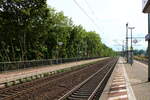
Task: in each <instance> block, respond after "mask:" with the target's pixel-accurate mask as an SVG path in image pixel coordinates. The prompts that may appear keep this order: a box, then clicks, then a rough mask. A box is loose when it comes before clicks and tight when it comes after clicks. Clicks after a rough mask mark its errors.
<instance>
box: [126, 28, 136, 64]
mask: <svg viewBox="0 0 150 100" xmlns="http://www.w3.org/2000/svg"><path fill="white" fill-rule="evenodd" d="M128 28H129V29H130V30H131V50H130V56H131V57H130V60H131V65H132V64H133V46H132V30H133V29H134V28H135V27H128Z"/></svg>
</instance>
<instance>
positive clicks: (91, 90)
mask: <svg viewBox="0 0 150 100" xmlns="http://www.w3.org/2000/svg"><path fill="white" fill-rule="evenodd" d="M116 62H117V60H116V59H115V60H113V61H111V62H109V63H108V64H107V65H105V66H104V67H102V68H101V69H100V70H98V71H97V72H96V73H94V74H93V75H91V76H90V77H89V78H88V79H86V80H85V81H83V82H82V83H81V84H79V85H78V86H76V87H75V88H73V89H72V90H71V91H69V92H68V93H67V94H65V95H64V96H62V97H61V98H60V99H59V100H99V97H100V95H101V93H102V91H103V89H104V87H105V85H106V83H107V81H108V79H109V76H110V75H111V72H112V71H113V69H114V66H115V64H116Z"/></svg>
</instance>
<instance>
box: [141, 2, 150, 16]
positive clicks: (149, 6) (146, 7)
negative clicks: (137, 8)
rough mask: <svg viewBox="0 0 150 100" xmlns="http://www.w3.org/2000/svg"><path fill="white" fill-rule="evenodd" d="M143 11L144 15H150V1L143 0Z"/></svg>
mask: <svg viewBox="0 0 150 100" xmlns="http://www.w3.org/2000/svg"><path fill="white" fill-rule="evenodd" d="M142 9H143V12H144V13H150V0H142Z"/></svg>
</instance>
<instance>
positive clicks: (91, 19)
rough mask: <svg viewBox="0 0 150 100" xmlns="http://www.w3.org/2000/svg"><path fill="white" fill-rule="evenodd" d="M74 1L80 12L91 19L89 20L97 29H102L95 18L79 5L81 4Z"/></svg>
mask: <svg viewBox="0 0 150 100" xmlns="http://www.w3.org/2000/svg"><path fill="white" fill-rule="evenodd" d="M73 1H74V3H75V4H76V5H77V6H78V7H79V8H80V10H81V11H82V12H83V13H84V14H85V15H86V16H87V17H88V18H89V20H90V21H91V22H92V23H93V24H94V25H95V27H96V28H97V29H100V28H99V26H98V25H97V24H96V23H95V21H94V20H93V18H92V17H90V16H89V14H88V13H87V12H86V11H85V10H84V9H83V8H82V7H81V6H80V5H79V3H78V2H77V1H76V0H73Z"/></svg>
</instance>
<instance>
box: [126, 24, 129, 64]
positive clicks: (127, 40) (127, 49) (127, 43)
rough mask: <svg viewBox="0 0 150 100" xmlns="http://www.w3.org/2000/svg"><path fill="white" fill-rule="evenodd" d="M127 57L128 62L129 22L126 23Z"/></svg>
mask: <svg viewBox="0 0 150 100" xmlns="http://www.w3.org/2000/svg"><path fill="white" fill-rule="evenodd" d="M126 59H127V63H128V62H129V60H128V23H127V24H126Z"/></svg>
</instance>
